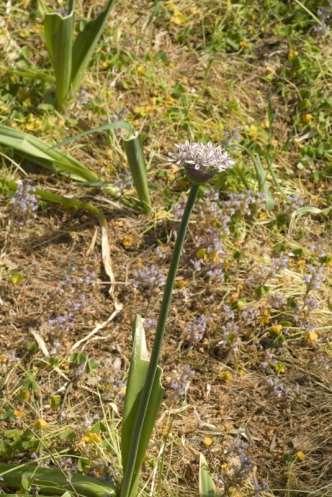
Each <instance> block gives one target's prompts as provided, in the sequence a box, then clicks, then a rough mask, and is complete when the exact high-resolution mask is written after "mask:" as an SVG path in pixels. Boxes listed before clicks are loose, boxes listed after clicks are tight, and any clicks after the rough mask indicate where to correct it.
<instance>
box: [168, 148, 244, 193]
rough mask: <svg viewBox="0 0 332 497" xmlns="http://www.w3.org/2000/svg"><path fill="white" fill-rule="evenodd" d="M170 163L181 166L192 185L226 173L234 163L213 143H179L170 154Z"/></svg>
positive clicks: (222, 149)
mask: <svg viewBox="0 0 332 497" xmlns="http://www.w3.org/2000/svg"><path fill="white" fill-rule="evenodd" d="M169 159H170V161H171V162H173V163H175V164H179V165H181V166H183V167H184V168H185V170H186V173H187V175H188V177H189V179H190V180H191V181H192V182H193V183H204V182H206V181H208V180H210V179H211V178H212V177H213V176H214V175H215V174H217V173H220V172H222V171H226V169H229V168H230V167H232V166H233V164H234V162H233V160H232V159H230V157H229V155H228V153H227V152H226V151H225V150H224V148H223V147H222V146H221V145H213V143H211V142H209V143H195V142H193V143H190V142H188V141H186V142H185V143H180V144H178V145H176V149H175V151H174V152H172V153H171V154H170V157H169Z"/></svg>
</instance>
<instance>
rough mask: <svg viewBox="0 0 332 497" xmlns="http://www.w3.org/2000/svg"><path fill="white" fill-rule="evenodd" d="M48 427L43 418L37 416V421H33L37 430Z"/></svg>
mask: <svg viewBox="0 0 332 497" xmlns="http://www.w3.org/2000/svg"><path fill="white" fill-rule="evenodd" d="M47 427H48V423H47V421H45V419H43V418H39V419H37V421H36V422H35V428H36V429H37V430H45V428H47Z"/></svg>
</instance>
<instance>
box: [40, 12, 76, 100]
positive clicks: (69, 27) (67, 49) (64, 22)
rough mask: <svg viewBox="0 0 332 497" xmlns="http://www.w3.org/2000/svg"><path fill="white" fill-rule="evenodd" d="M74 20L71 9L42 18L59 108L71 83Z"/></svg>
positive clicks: (67, 93)
mask: <svg viewBox="0 0 332 497" xmlns="http://www.w3.org/2000/svg"><path fill="white" fill-rule="evenodd" d="M74 21H75V17H74V10H73V9H72V10H71V11H70V12H69V14H68V15H66V16H61V15H60V14H57V13H52V14H46V16H45V18H44V34H45V42H46V47H47V50H48V53H49V55H50V59H51V62H52V65H53V68H54V73H55V81H56V99H57V104H58V107H59V108H60V109H63V106H64V103H65V102H66V100H67V98H68V95H69V90H70V84H71V76H72V54H73V38H74Z"/></svg>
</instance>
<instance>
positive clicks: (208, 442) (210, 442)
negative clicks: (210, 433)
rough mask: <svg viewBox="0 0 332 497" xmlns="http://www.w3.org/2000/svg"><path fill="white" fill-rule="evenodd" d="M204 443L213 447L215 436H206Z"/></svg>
mask: <svg viewBox="0 0 332 497" xmlns="http://www.w3.org/2000/svg"><path fill="white" fill-rule="evenodd" d="M203 444H204V445H205V447H211V445H212V444H213V438H211V437H204V438H203Z"/></svg>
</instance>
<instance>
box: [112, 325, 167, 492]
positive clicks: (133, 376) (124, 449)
mask: <svg viewBox="0 0 332 497" xmlns="http://www.w3.org/2000/svg"><path fill="white" fill-rule="evenodd" d="M133 335H134V344H133V353H132V359H131V363H130V370H129V376H128V380H127V390H126V398H125V408H124V419H123V423H122V434H121V454H122V465H123V479H124V480H125V479H126V477H127V475H128V474H129V473H130V472H131V471H130V470H131V469H132V468H129V464H130V459H129V458H128V455H129V450H130V445H131V443H132V440H133V438H135V435H136V434H135V433H134V432H133V428H134V426H135V422H136V419H137V417H138V415H139V409H140V404H141V403H140V400H141V396H142V390H143V387H144V384H145V380H146V375H147V372H148V368H149V355H148V351H147V348H146V341H145V332H144V328H143V323H142V318H141V316H137V317H136V320H135V323H134V331H133ZM160 377H161V369H160V367H158V369H157V374H156V376H155V379H154V383H153V387H152V393H151V397H150V401H149V406H148V412H149V416H148V417H146V418H145V420H144V426H143V430H142V435H141V437H140V441H139V448H138V454H137V458H136V460H135V468H134V478H133V480H132V487H131V488H132V490H134V489H135V488H136V486H137V483H138V475H139V470H140V467H141V465H142V463H143V459H144V455H145V451H146V448H147V445H148V442H149V439H150V437H151V433H152V430H153V426H154V424H155V420H156V418H157V414H158V410H159V407H160V404H161V400H162V397H163V393H164V390H163V389H162V387H161V384H160ZM134 493H135V492H134Z"/></svg>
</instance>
